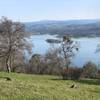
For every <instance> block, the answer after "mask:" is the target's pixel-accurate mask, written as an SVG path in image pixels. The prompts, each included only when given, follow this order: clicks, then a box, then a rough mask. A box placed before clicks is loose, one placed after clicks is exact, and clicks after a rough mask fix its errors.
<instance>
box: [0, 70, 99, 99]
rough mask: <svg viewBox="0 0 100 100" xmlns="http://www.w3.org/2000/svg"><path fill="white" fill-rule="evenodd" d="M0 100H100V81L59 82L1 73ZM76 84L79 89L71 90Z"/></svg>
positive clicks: (44, 78)
mask: <svg viewBox="0 0 100 100" xmlns="http://www.w3.org/2000/svg"><path fill="white" fill-rule="evenodd" d="M6 76H9V77H11V79H12V81H6V79H4V78H0V100H100V81H99V80H97V79H94V80H93V79H84V80H79V81H71V80H59V77H57V76H48V75H26V74H16V73H11V74H8V73H4V72H1V73H0V77H6ZM72 84H76V86H77V88H70V86H71V85H72Z"/></svg>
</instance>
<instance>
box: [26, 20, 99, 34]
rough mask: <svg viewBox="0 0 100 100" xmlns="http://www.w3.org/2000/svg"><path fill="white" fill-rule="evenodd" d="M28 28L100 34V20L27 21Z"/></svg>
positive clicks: (36, 30)
mask: <svg viewBox="0 0 100 100" xmlns="http://www.w3.org/2000/svg"><path fill="white" fill-rule="evenodd" d="M25 25H26V30H27V31H29V32H32V33H40V34H48V33H49V34H58V35H66V34H70V35H73V36H100V20H69V21H49V20H45V21H38V22H27V23H25Z"/></svg>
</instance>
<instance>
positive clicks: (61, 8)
mask: <svg viewBox="0 0 100 100" xmlns="http://www.w3.org/2000/svg"><path fill="white" fill-rule="evenodd" d="M1 16H7V17H8V18H11V19H13V20H14V21H22V22H28V21H38V20H70V19H99V18H100V0H0V17H1Z"/></svg>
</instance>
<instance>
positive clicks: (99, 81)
mask: <svg viewBox="0 0 100 100" xmlns="http://www.w3.org/2000/svg"><path fill="white" fill-rule="evenodd" d="M75 82H78V83H82V84H88V85H100V79H80V80H75Z"/></svg>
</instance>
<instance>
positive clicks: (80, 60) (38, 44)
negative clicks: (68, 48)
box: [28, 35, 100, 66]
mask: <svg viewBox="0 0 100 100" xmlns="http://www.w3.org/2000/svg"><path fill="white" fill-rule="evenodd" d="M54 38H56V36H54V35H33V36H31V37H30V38H28V41H29V42H30V43H32V44H34V47H33V48H32V51H33V54H35V53H38V54H45V53H46V52H47V50H48V48H50V46H51V45H50V44H49V43H47V42H46V39H54ZM73 40H74V41H75V42H78V43H79V45H80V48H79V51H78V52H77V54H76V56H75V57H74V58H73V65H76V66H82V65H83V64H84V63H86V62H87V61H92V62H94V63H96V64H97V65H98V64H100V53H95V51H96V48H97V45H98V44H100V37H95V38H74V39H73Z"/></svg>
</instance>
